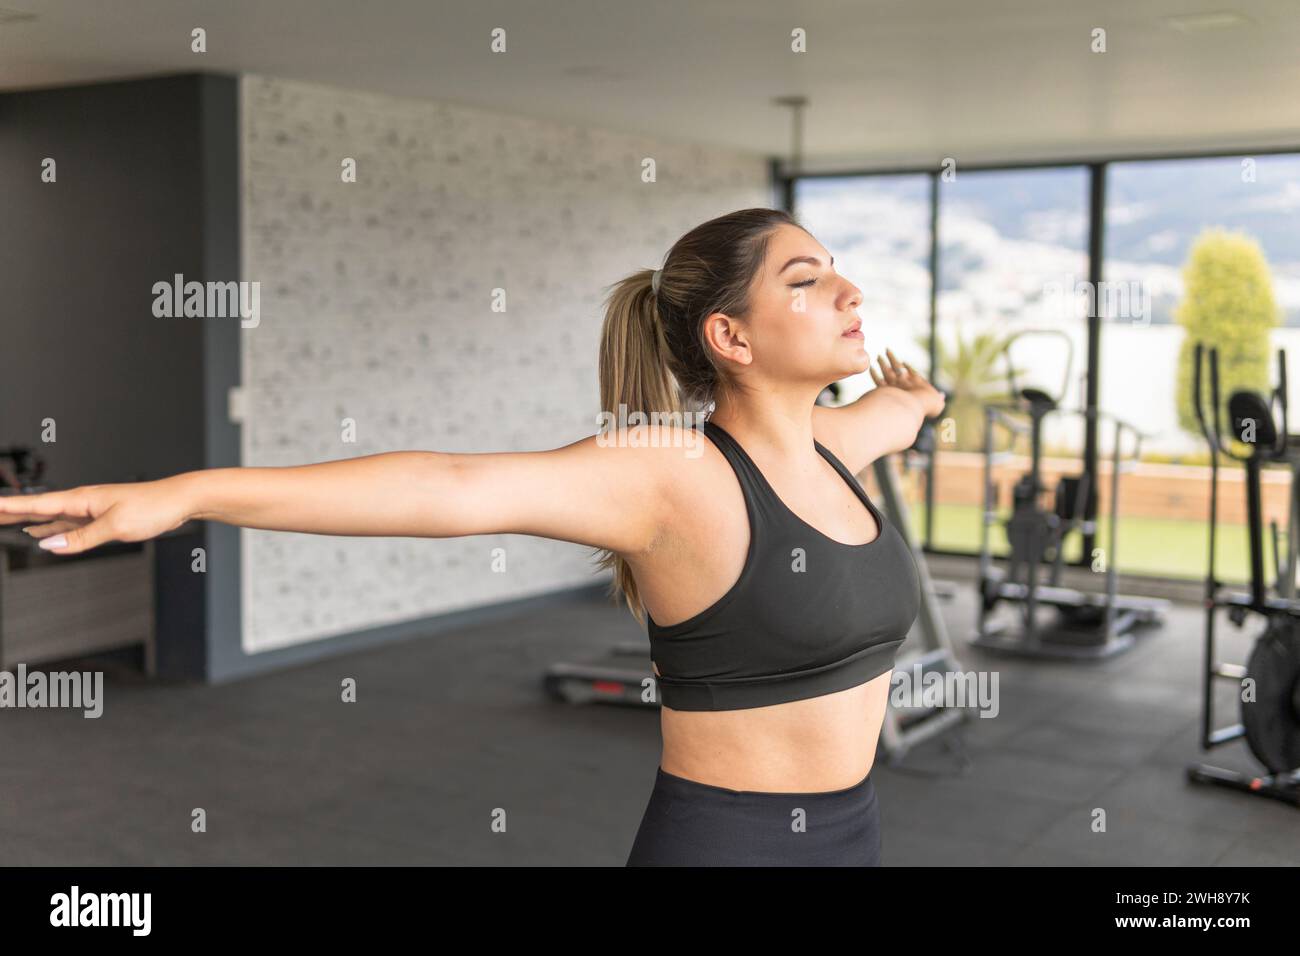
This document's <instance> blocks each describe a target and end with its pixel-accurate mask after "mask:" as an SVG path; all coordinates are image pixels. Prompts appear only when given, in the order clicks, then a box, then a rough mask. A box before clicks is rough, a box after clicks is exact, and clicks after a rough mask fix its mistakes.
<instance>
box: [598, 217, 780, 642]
mask: <svg viewBox="0 0 1300 956" xmlns="http://www.w3.org/2000/svg"><path fill="white" fill-rule="evenodd" d="M782 225H791V226H797V227H799V228H801V229H802V228H803V227H802V226H800V224H799V223H798V222H797V221H796V220H795V218H794V217H793V216H792V215H790V214H789V213H788V212H785V211H784V210H781V209H765V208H761V207H760V208H753V209H741V210H739V211H737V212H733V213H728V214H727V215H725V216H719V217H718V218H716V219H710V220H709V221H708V222H705V223H702V224H701V225H699V226H696V227H695V228H694V229H692V230H691V231H690V232H688V233H686V235H684V236H682V237H681V238H680V239H678V240H677V242H676V243H674V244H673V247H672V249H670V250H669V252H668V255H667V256H666V257H665V259H664V264H663V268H662V270H661V272H660V275H659V291H658V292H657V293H656V292H655V290H654V288H653V286H652V282H653V279H654V274H655V270H653V269H641V270H638V271H637V272H634V273H632V274H631V275H629V276H627V277H626V278H624V279H622V280H620V281H618V282H617V283H615V284H614V286H613V291H612V292H611V293H610V294H609V296H608V297H607V298H606V300H605V319H604V324H603V326H602V328H601V333H600V357H599V369H600V405H601V409H602V410H603V411H604V412H605V413H607V415H609V416H612V417H613V420H614V421H616V422H619V421H622V420H623V419H622V418H621V417H620V407H621V408H622V410H623V412H624V413H625V414H626V415H627V416H631V415H632V414H633V413H635V412H641V413H643V414H644V415H645V417H646V419H647V420H648V421H652V420H655V416H666V417H664V418H663V419H662V420H664V421H668V420H673V419H672V418H670V417H668V416H673V415H674V414H682V413H691V414H692V415H696V416H699V415H702V414H704V413H705V412H706V411H708V410H709V407H710V406H711V405H712V404H713V403H714V402H715V401H716V399H717V397H718V396H719V395H720V394H722V393H724V392H727V391H729V390H733V389H734V388H735V383H734V381H732V380H730V379H729V378H728V377H727V375H726V373H725V372H724V370H723V368H722V366H721V365H720V364H719V363H718V361H717V359H716V357H715V356H714V354H713V351H712V350H711V349H710V348H709V347H708V346H707V344H706V343H705V341H704V320H705V319H706V318H708V316H710V315H712V314H713V313H715V312H723V313H726V314H727V315H730V316H734V317H737V318H744V317H745V316H747V315H748V313H749V291H750V288H751V286H752V284H753V281H754V277H755V276H756V275H757V274H758V271H759V269H760V268H761V267H762V265H763V260H764V257H765V256H766V254H767V246H768V242H769V240H770V239H771V236H772V234H773V233H774V232H775V231H776V229H777V228H778V227H779V226H782ZM688 420H691V419H688ZM597 553H598V554H599V555H600V559H599V561H598V563H597V567H598V568H599V569H601V570H606V569H609V568H613V571H614V579H613V583H612V586H611V589H610V592H609V596H610V598H611V599H612V600H615V601H617V600H618V598H619V596H620V595H621V596H622V598H623V600H624V601H625V602H626V603H627V607H628V609H629V610H630V611H631V612H632V616H633V617H635V618H636V620H637V621H638V622H639V623H642V624H644V623H645V618H644V616H643V615H644V610H645V608H644V605H643V603H642V601H641V595H640V593H639V592H638V590H637V586H636V580H635V579H634V578H633V577H632V571H631V568H629V566H628V563H627V561H625V560H624V559H623V558H622V557H621V556H620V555H618V554H617V553H615V552H613V551H608V550H605V549H598V551H597Z"/></svg>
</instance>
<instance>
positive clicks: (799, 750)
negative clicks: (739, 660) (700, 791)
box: [660, 672, 890, 793]
mask: <svg viewBox="0 0 1300 956" xmlns="http://www.w3.org/2000/svg"><path fill="white" fill-rule="evenodd" d="M889 678H890V674H889V673H888V672H886V673H884V674H881V675H880V676H879V677H876V678H874V679H873V680H870V681H868V682H866V683H864V684H859V685H858V686H856V687H850V688H849V689H848V690H842V691H839V692H837V693H834V694H825V695H823V696H821V697H812V698H809V699H807V700H795V701H790V702H788V703H783V704H773V705H771V706H768V707H749V708H745V709H743V710H705V711H693V710H692V711H686V710H671V709H670V708H667V707H663V708H660V726H661V728H662V731H663V756H662V758H661V760H660V766H662V767H663V769H664V770H665V771H666V772H667V773H671V774H675V775H677V776H679V777H685V778H686V779H688V780H694V781H696V782H698V783H706V784H711V785H713V786H715V787H725V788H727V789H729V790H761V791H767V792H780V793H791V792H798V793H803V792H815V791H828V790H844V789H847V788H849V787H852V786H854V785H856V784H858V783H860V782H861V781H862V779H863V778H864V777H866V775H867V774H868V773H870V772H871V767H872V763H873V762H874V760H875V755H876V743H877V741H878V740H879V738H880V727H881V724H882V723H883V722H884V719H885V708H886V707H887V706H888V704H889Z"/></svg>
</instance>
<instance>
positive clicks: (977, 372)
mask: <svg viewBox="0 0 1300 956" xmlns="http://www.w3.org/2000/svg"><path fill="white" fill-rule="evenodd" d="M1101 168H1102V169H1104V171H1105V173H1104V174H1105V176H1106V183H1105V195H1106V204H1105V208H1104V209H1103V210H1102V221H1101V222H1100V223H1097V224H1095V225H1096V228H1099V229H1102V230H1103V233H1104V234H1103V236H1102V239H1103V248H1104V250H1105V261H1104V262H1103V263H1102V270H1101V273H1102V280H1103V281H1102V283H1101V286H1100V287H1098V288H1093V287H1092V285H1091V283H1090V282H1089V281H1088V279H1089V261H1088V238H1089V233H1090V226H1091V225H1092V224H1090V223H1089V208H1090V203H1089V199H1088V193H1089V184H1090V179H1089V177H1090V170H1089V169H1088V168H1087V167H1084V166H1058V167H1048V168H1033V169H1002V170H969V171H967V170H961V169H960V168H958V170H957V173H956V176H955V178H951V179H950V178H948V177H945V176H938V177H937V178H936V176H935V175H933V174H929V173H919V174H910V175H884V176H877V175H868V176H853V177H848V176H846V177H838V178H817V179H807V180H800V181H798V182H797V183H796V192H795V194H796V203H797V207H796V211H797V213H798V215H799V217H800V219H801V221H803V222H804V224H805V225H807V226H808V228H809V229H811V230H812V231H813V233H814V234H815V235H816V236H817V237H818V239H819V240H820V241H821V242H822V243H823V244H824V245H826V247H827V248H828V249H830V250H832V252H833V253H834V255H835V256H836V262H837V265H839V266H840V268H841V271H842V272H844V274H846V275H848V276H850V277H851V278H853V280H854V281H855V282H856V283H857V284H858V285H859V286H860V287H861V288H862V289H863V292H864V294H865V301H864V303H863V308H862V315H863V319H864V331H865V332H866V338H867V349H868V351H869V352H870V353H871V354H872V355H873V356H875V355H877V354H879V353H880V352H882V351H883V350H884V349H885V348H886V347H889V348H892V349H893V350H894V351H895V352H896V353H897V354H898V355H900V357H902V358H904V359H905V360H906V361H909V362H911V363H912V364H914V365H916V366H917V367H918V368H924V369H929V368H930V365H929V351H930V347H931V342H930V340H929V336H930V334H931V323H933V330H934V343H933V346H934V349H935V352H936V356H937V363H938V364H937V367H936V368H935V369H933V370H932V371H933V374H934V378H935V380H936V382H937V383H938V384H940V385H941V386H943V387H944V388H946V389H948V390H949V392H950V393H951V396H952V397H951V399H950V401H949V404H948V408H947V410H946V412H945V422H944V423H942V425H941V427H942V429H943V430H942V431H941V433H940V435H939V443H938V447H937V450H936V453H935V458H934V469H933V487H932V489H931V492H932V497H931V499H930V500H932V502H933V506H934V511H933V514H930V515H928V516H927V515H926V514H925V507H924V506H925V501H926V495H925V493H924V485H923V483H922V482H921V481H920V480H919V479H920V476H918V475H913V476H912V477H911V480H910V481H909V482H908V483H907V484H906V486H905V487H906V489H907V497H908V499H909V502H910V503H911V504H912V505H913V508H912V517H913V520H914V523H915V524H916V527H917V530H918V533H920V531H921V529H923V528H925V527H927V525H928V526H929V529H930V532H931V533H930V535H929V536H925V535H922V537H923V538H924V540H925V543H926V545H927V546H928V547H930V548H933V549H937V550H943V551H954V552H959V553H970V554H973V553H975V552H976V551H977V550H978V547H979V541H980V527H981V520H982V495H983V483H984V474H983V465H984V457H983V447H984V427H983V426H984V420H985V418H984V406H985V404H987V403H989V402H1006V401H1008V400H1009V398H1010V397H1011V394H1010V393H1011V390H1012V386H1013V385H1014V387H1015V388H1016V389H1023V388H1025V387H1034V388H1038V389H1041V390H1043V391H1044V392H1046V393H1048V394H1049V395H1050V396H1051V397H1053V398H1055V399H1058V400H1059V404H1060V406H1061V407H1062V408H1063V409H1065V410H1067V411H1066V412H1065V413H1056V414H1050V415H1048V416H1047V417H1046V418H1045V419H1044V421H1043V426H1042V428H1043V431H1042V439H1043V475H1042V478H1043V483H1044V486H1045V487H1046V488H1047V489H1052V488H1054V487H1055V485H1056V483H1057V481H1058V479H1059V478H1060V477H1063V476H1068V475H1078V474H1080V473H1081V472H1082V471H1083V461H1082V454H1083V448H1084V432H1085V428H1084V424H1085V419H1084V417H1083V416H1082V415H1081V414H1078V412H1079V411H1080V410H1082V409H1083V408H1084V406H1085V404H1086V402H1085V399H1086V381H1087V373H1088V359H1089V356H1088V327H1089V320H1090V316H1092V315H1096V316H1097V317H1098V319H1099V321H1100V334H1099V343H1100V355H1099V364H1098V368H1097V378H1098V406H1099V407H1098V411H1099V413H1100V414H1099V416H1098V427H1097V444H1098V454H1099V460H1098V462H1097V468H1098V472H1097V475H1096V480H1097V483H1098V487H1097V488H1096V489H1095V492H1096V494H1097V495H1098V497H1099V504H1100V509H1101V517H1102V518H1103V520H1102V522H1101V523H1100V524H1099V526H1098V528H1097V536H1096V539H1095V541H1094V546H1095V547H1098V548H1101V549H1103V556H1104V560H1106V561H1109V560H1114V561H1115V564H1116V566H1117V568H1118V569H1120V570H1123V571H1129V572H1135V573H1139V574H1153V575H1158V576H1162V577H1163V576H1170V577H1186V578H1200V577H1202V576H1203V575H1204V573H1205V570H1206V568H1205V565H1206V553H1205V549H1206V542H1207V528H1206V524H1205V522H1206V518H1207V503H1208V469H1207V468H1206V465H1207V464H1208V454H1207V448H1206V445H1205V442H1204V440H1203V439H1202V438H1201V437H1200V435H1199V432H1198V430H1197V428H1196V424H1195V418H1194V416H1193V413H1192V408H1191V395H1190V392H1191V371H1192V370H1191V343H1192V342H1193V341H1194V340H1199V341H1203V342H1206V343H1207V344H1214V345H1217V346H1218V347H1219V348H1220V350H1221V357H1222V360H1221V372H1222V378H1223V397H1224V399H1225V401H1226V397H1227V395H1228V394H1229V392H1230V391H1231V390H1233V389H1235V388H1243V387H1248V388H1254V389H1255V390H1257V391H1260V392H1263V393H1267V392H1269V391H1270V390H1271V389H1272V388H1273V385H1274V384H1275V382H1276V380H1277V370H1276V351H1277V349H1278V348H1284V349H1285V350H1286V353H1287V356H1288V360H1289V361H1288V365H1289V369H1290V370H1291V374H1290V375H1288V385H1289V395H1288V398H1289V406H1290V408H1291V409H1293V410H1294V414H1293V415H1292V416H1291V418H1292V419H1300V364H1298V363H1300V229H1297V228H1296V226H1295V223H1296V222H1297V214H1298V213H1300V154H1286V155H1265V156H1232V157H1220V158H1209V159H1200V158H1197V159H1176V160H1159V161H1133V162H1123V163H1109V164H1106V165H1105V166H1104V167H1101ZM932 184H934V187H935V188H937V200H938V210H937V223H938V233H937V236H936V237H934V238H935V239H937V242H938V262H939V269H938V274H937V275H936V276H935V277H933V278H934V282H935V314H934V315H933V316H931V314H930V294H931V276H930V274H929V253H930V244H931V241H932V237H931V234H930V222H931V206H930V201H931V195H932V193H931V189H932ZM1008 365H1010V367H1011V369H1012V370H1013V371H1014V373H1015V377H1014V380H1011V379H1009V377H1008ZM841 386H842V397H843V398H844V399H845V400H852V399H854V398H856V397H858V396H859V395H860V394H862V393H863V392H865V391H867V390H869V389H870V388H871V387H872V384H871V380H870V377H869V376H867V375H862V376H857V377H856V378H855V379H850V380H847V381H845V382H842V383H841ZM1116 416H1118V417H1120V418H1122V419H1123V420H1124V421H1126V422H1127V423H1129V424H1131V425H1133V426H1134V427H1136V428H1137V429H1140V430H1141V431H1142V432H1143V434H1144V438H1143V441H1142V445H1141V457H1140V460H1132V456H1131V452H1132V450H1133V443H1132V437H1131V436H1130V435H1127V434H1126V436H1125V445H1124V446H1122V448H1121V454H1122V458H1123V459H1125V460H1124V463H1123V466H1122V468H1121V471H1120V475H1119V482H1118V483H1119V508H1118V530H1117V535H1116V538H1117V540H1116V541H1114V542H1112V541H1111V540H1110V529H1109V523H1108V521H1107V520H1106V519H1107V517H1108V515H1109V510H1110V507H1111V500H1110V499H1111V487H1112V468H1111V462H1110V457H1111V453H1112V451H1113V449H1114V436H1115V430H1114V424H1113V422H1114V418H1115V417H1116ZM1225 423H1226V418H1225ZM1289 424H1290V423H1289ZM1289 430H1290V431H1292V432H1295V433H1297V434H1300V426H1297V425H1295V424H1290V427H1289ZM995 436H996V437H997V439H998V441H997V442H996V445H995V447H996V448H997V450H998V451H1000V452H1005V454H1003V455H1001V456H999V459H998V463H997V466H996V467H995V470H994V483H995V493H996V494H997V501H998V507H997V511H998V513H999V515H1001V516H1003V517H1005V515H1006V513H1007V511H1008V508H1009V489H1010V486H1011V485H1012V484H1014V482H1015V480H1016V479H1017V478H1018V477H1019V476H1020V474H1021V473H1022V472H1024V471H1025V470H1027V468H1028V465H1029V454H1028V453H1029V445H1028V441H1027V436H1021V437H1019V438H1015V439H1012V437H1011V435H1010V433H1009V432H1007V431H1006V430H1005V429H998V430H997V431H995ZM1237 448H1238V450H1241V451H1244V450H1245V449H1244V446H1240V445H1238V446H1237ZM1296 451H1297V455H1296V457H1297V459H1300V449H1296ZM868 480H869V481H870V476H868ZM1221 480H1222V485H1221V488H1220V491H1221V497H1220V514H1219V518H1220V523H1221V534H1220V537H1219V543H1220V552H1219V562H1218V572H1219V576H1220V578H1222V579H1224V580H1226V581H1233V582H1240V581H1244V579H1245V577H1246V573H1247V553H1246V551H1247V545H1246V542H1247V537H1246V527H1245V507H1244V489H1243V487H1242V480H1243V476H1242V470H1241V469H1240V467H1239V466H1237V465H1235V464H1233V463H1231V462H1227V463H1226V464H1225V468H1224V471H1223V473H1222V474H1221ZM1292 484H1293V482H1292V477H1291V468H1290V466H1289V464H1287V463H1285V462H1281V463H1277V464H1274V465H1272V466H1270V467H1269V468H1268V469H1266V473H1265V479H1264V509H1265V521H1266V528H1265V531H1266V541H1267V542H1268V546H1267V548H1266V554H1265V561H1266V567H1267V568H1269V569H1270V573H1271V568H1272V563H1273V553H1272V538H1271V534H1269V533H1268V532H1269V531H1270V529H1269V527H1268V523H1270V522H1274V521H1275V522H1276V523H1277V526H1278V531H1279V535H1280V542H1281V544H1282V545H1284V546H1285V544H1286V540H1285V533H1286V526H1287V518H1288V513H1289V505H1290V500H1291V495H1292ZM927 517H928V519H929V520H928V521H927V520H926V519H927ZM1234 526H1235V527H1234ZM993 530H994V532H995V533H992V534H991V535H990V540H991V542H992V547H993V550H994V551H995V553H1003V554H1005V553H1006V539H1005V536H1004V535H1002V534H998V533H996V525H995V526H994V529H993ZM1072 542H1073V547H1074V550H1073V551H1071V550H1070V549H1069V548H1067V551H1066V557H1067V559H1069V560H1071V561H1077V560H1081V559H1082V557H1083V556H1082V554H1081V553H1080V551H1079V547H1078V544H1079V539H1078V536H1077V535H1076V536H1073V538H1072ZM1092 557H1093V558H1094V560H1095V558H1096V555H1095V554H1094V555H1093V556H1092Z"/></svg>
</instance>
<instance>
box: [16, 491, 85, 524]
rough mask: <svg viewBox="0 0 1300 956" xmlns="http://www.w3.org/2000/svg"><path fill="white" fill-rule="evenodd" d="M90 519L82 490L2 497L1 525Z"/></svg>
mask: <svg viewBox="0 0 1300 956" xmlns="http://www.w3.org/2000/svg"><path fill="white" fill-rule="evenodd" d="M64 516H66V517H79V518H88V517H90V514H89V512H88V510H87V505H86V496H85V495H84V494H82V490H81V489H80V488H74V489H72V490H71V491H47V492H45V493H43V494H39V495H0V523H3V524H16V523H17V522H19V521H26V522H28V523H31V522H32V521H37V520H40V519H41V518H46V519H48V518H58V517H64Z"/></svg>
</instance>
